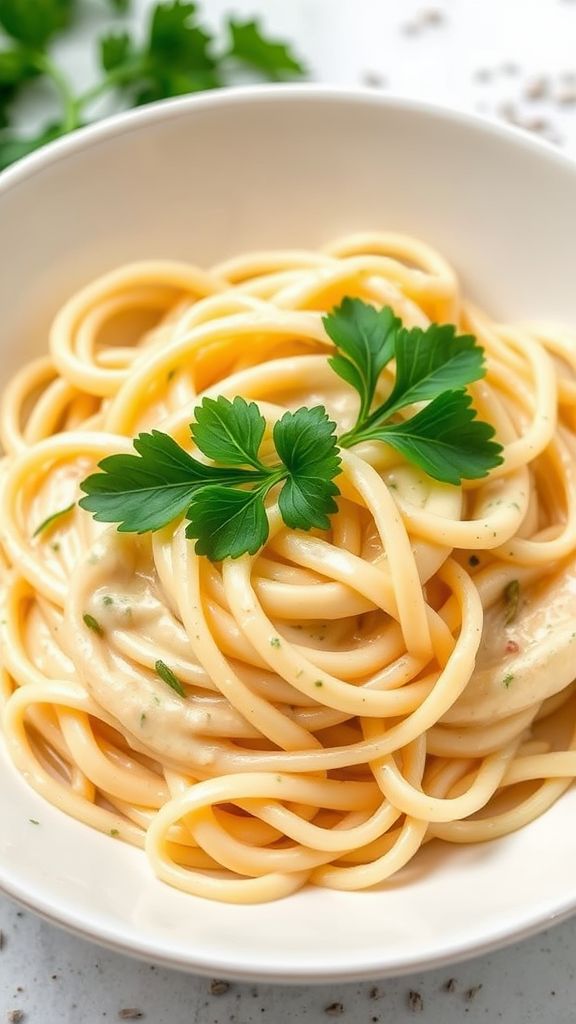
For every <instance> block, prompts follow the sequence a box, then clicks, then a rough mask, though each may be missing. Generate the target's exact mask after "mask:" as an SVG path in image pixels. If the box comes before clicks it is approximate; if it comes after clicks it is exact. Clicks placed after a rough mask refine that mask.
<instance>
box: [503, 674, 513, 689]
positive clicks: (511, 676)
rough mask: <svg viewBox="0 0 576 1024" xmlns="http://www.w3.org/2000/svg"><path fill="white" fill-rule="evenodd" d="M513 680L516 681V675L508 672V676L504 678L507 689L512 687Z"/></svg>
mask: <svg viewBox="0 0 576 1024" xmlns="http://www.w3.org/2000/svg"><path fill="white" fill-rule="evenodd" d="M513 680H514V675H513V674H512V672H508V674H507V675H505V676H504V679H503V680H502V683H503V685H504V686H505V687H506V689H508V687H509V686H510V683H511V682H513Z"/></svg>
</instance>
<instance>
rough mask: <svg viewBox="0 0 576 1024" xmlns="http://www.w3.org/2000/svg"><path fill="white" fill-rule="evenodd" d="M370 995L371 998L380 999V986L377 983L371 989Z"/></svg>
mask: <svg viewBox="0 0 576 1024" xmlns="http://www.w3.org/2000/svg"><path fill="white" fill-rule="evenodd" d="M369 996H370V999H379V998H380V989H379V988H378V986H377V985H375V986H374V988H371V989H370V992H369Z"/></svg>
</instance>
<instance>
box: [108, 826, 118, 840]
mask: <svg viewBox="0 0 576 1024" xmlns="http://www.w3.org/2000/svg"><path fill="white" fill-rule="evenodd" d="M110 835H111V836H112V838H113V839H115V838H116V836H119V835H120V833H119V831H118V829H117V828H111V829H110Z"/></svg>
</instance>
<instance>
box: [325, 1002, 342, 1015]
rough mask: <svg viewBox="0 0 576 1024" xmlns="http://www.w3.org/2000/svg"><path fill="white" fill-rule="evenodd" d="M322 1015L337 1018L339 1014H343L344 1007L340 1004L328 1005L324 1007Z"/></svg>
mask: <svg viewBox="0 0 576 1024" xmlns="http://www.w3.org/2000/svg"><path fill="white" fill-rule="evenodd" d="M324 1013H327V1014H328V1016H329V1017H339V1016H340V1014H341V1013H344V1006H343V1005H342V1003H330V1005H329V1006H325V1007H324Z"/></svg>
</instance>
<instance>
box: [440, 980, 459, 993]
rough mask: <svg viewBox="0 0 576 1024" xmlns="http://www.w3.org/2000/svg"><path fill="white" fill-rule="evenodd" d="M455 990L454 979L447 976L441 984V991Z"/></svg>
mask: <svg viewBox="0 0 576 1024" xmlns="http://www.w3.org/2000/svg"><path fill="white" fill-rule="evenodd" d="M455 990H456V979H455V978H448V981H445V982H444V984H443V985H442V991H443V992H454V991H455Z"/></svg>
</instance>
